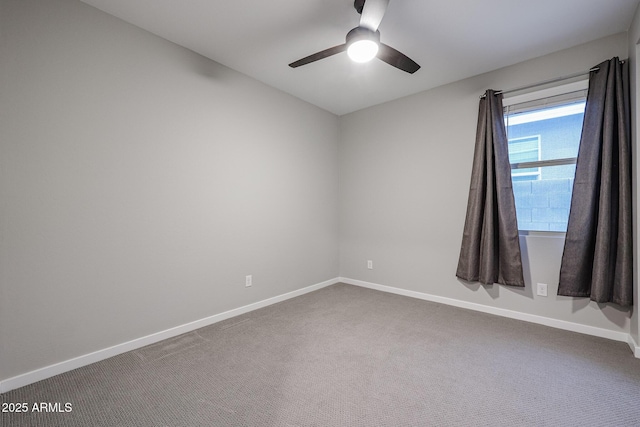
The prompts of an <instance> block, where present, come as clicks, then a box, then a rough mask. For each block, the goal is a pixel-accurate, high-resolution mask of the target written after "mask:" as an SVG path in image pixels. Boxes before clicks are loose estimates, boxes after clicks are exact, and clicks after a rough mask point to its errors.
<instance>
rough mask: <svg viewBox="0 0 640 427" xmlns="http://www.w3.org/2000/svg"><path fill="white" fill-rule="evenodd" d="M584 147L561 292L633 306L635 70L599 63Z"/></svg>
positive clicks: (617, 63) (584, 130)
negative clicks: (632, 116) (632, 99)
mask: <svg viewBox="0 0 640 427" xmlns="http://www.w3.org/2000/svg"><path fill="white" fill-rule="evenodd" d="M598 68H599V69H598V70H597V71H592V72H591V75H590V76H589V91H588V94H587V105H586V109H585V114H584V124H583V126H582V137H581V139H580V149H579V151H578V162H577V165H576V176H575V181H574V184H573V197H572V199H571V211H570V212H569V224H568V227H567V236H566V240H565V245H564V253H563V255H562V264H561V267H560V284H559V286H558V295H566V296H574V297H590V298H591V299H592V300H594V301H597V302H614V303H616V304H619V305H621V306H631V305H633V281H632V275H633V268H632V263H633V259H632V257H633V253H632V247H633V242H632V235H631V149H630V139H629V136H630V124H629V123H630V120H629V78H628V74H629V70H628V65H627V64H622V63H621V62H620V61H619V60H618V58H613V59H612V60H610V61H605V62H603V63H602V64H599V65H598Z"/></svg>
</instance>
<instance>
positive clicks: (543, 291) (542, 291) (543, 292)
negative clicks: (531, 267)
mask: <svg viewBox="0 0 640 427" xmlns="http://www.w3.org/2000/svg"><path fill="white" fill-rule="evenodd" d="M537 293H538V295H540V296H542V297H546V296H547V284H546V283H538V292H537Z"/></svg>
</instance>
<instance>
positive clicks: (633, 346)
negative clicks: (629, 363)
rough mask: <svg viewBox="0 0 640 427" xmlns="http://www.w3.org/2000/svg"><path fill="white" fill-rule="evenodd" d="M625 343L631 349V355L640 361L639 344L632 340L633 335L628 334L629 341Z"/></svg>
mask: <svg viewBox="0 0 640 427" xmlns="http://www.w3.org/2000/svg"><path fill="white" fill-rule="evenodd" d="M627 343H628V344H629V348H631V351H632V352H633V355H634V356H635V357H637V358H638V359H640V344H638V343H637V342H636V340H634V339H633V335H631V334H629V340H628V341H627Z"/></svg>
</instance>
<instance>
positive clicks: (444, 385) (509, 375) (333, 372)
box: [0, 284, 640, 427]
mask: <svg viewBox="0 0 640 427" xmlns="http://www.w3.org/2000/svg"><path fill="white" fill-rule="evenodd" d="M2 402H3V403H21V402H24V403H27V404H28V405H29V411H28V412H27V413H12V414H8V413H2V418H1V420H2V423H0V424H1V425H2V426H4V427H10V426H83V427H87V426H172V427H174V426H356V427H360V426H362V427H365V426H366V427H372V426H390V427H402V426H640V360H639V359H636V358H634V357H633V355H632V354H631V352H630V351H629V348H628V346H627V345H626V344H625V343H620V342H614V341H610V340H606V339H602V338H597V337H592V336H587V335H581V334H577V333H572V332H567V331H562V330H558V329H553V328H548V327H545V326H541V325H535V324H530V323H526V322H521V321H517V320H513V319H507V318H502V317H496V316H492V315H488V314H483V313H478V312H474V311H469V310H464V309H459V308H455V307H450V306H446V305H441V304H436V303H431V302H427V301H422V300H417V299H412V298H407V297H402V296H398V295H392V294H387V293H383V292H378V291H374V290H370V289H364V288H360V287H355V286H350V285H344V284H337V285H333V286H330V287H327V288H324V289H321V290H319V291H316V292H312V293H309V294H306V295H303V296H300V297H297V298H294V299H291V300H288V301H285V302H282V303H279V304H275V305H272V306H269V307H266V308H263V309H260V310H256V311H253V312H251V313H247V314H245V315H241V316H238V317H234V318H232V319H228V320H226V321H223V322H219V323H216V324H214V325H211V326H208V327H205V328H202V329H198V330H196V331H194V332H191V333H188V334H184V335H181V336H178V337H175V338H172V339H169V340H165V341H162V342H159V343H156V344H154V345H150V346H147V347H144V348H141V349H139V350H135V351H131V352H128V353H124V354H121V355H119V356H116V357H112V358H110V359H107V360H104V361H101V362H98V363H94V364H92V365H89V366H85V367H82V368H79V369H76V370H74V371H71V372H67V373H64V374H61V375H58V376H55V377H53V378H50V379H47V380H44V381H40V382H38V383H35V384H31V385H29V386H26V387H22V388H19V389H16V390H12V391H10V392H8V393H4V394H3V395H2ZM39 402H47V403H52V404H53V403H57V404H58V406H57V408H58V409H60V410H61V411H56V412H47V411H43V412H38V411H33V410H32V409H33V408H32V407H33V405H34V403H35V404H36V405H39ZM67 403H68V404H70V405H71V406H70V408H69V407H67V409H71V411H70V412H64V410H65V404H67ZM49 409H55V405H54V408H51V407H49Z"/></svg>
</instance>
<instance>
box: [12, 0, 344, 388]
mask: <svg viewBox="0 0 640 427" xmlns="http://www.w3.org/2000/svg"><path fill="white" fill-rule="evenodd" d="M0 7H1V9H0V31H1V34H0V36H1V37H0V43H1V45H0V58H2V59H1V60H0V92H1V95H0V174H1V175H0V201H1V202H0V203H1V205H0V236H1V237H0V361H1V363H0V379H6V378H10V377H12V376H15V375H18V374H21V373H25V372H28V371H31V370H34V369H37V368H41V367H43V366H47V365H50V364H53V363H56V362H60V361H63V360H68V359H71V358H73V357H76V356H80V355H84V354H86V353H89V352H92V351H95V350H99V349H103V348H106V347H109V346H112V345H115V344H120V343H123V342H125V341H128V340H131V339H135V338H139V337H142V336H145V335H148V334H151V333H154V332H158V331H161V330H165V329H168V328H171V327H174V326H177V325H182V324H185V323H187V322H190V321H194V320H198V319H202V318H205V317H207V316H211V315H213V314H217V313H220V312H223V311H226V310H229V309H233V308H237V307H240V306H243V305H246V304H249V303H252V302H256V301H260V300H263V299H266V298H269V297H273V296H276V295H280V294H283V293H286V292H289V291H293V290H296V289H299V288H301V287H305V286H309V285H312V284H316V283H319V282H322V281H325V280H328V279H332V278H335V277H337V275H338V255H337V254H338V238H337V230H338V222H337V200H338V197H337V184H338V182H337V178H336V176H337V158H336V156H337V149H338V148H337V142H338V136H337V132H338V123H337V118H336V117H335V116H334V115H332V114H329V113H327V112H325V111H323V110H320V109H319V108H316V107H314V106H311V105H310V104H307V103H305V102H303V101H300V100H298V99H295V98H293V97H291V96H289V95H286V94H284V93H282V92H279V91H277V90H275V89H272V88H270V87H267V86H265V85H263V84H261V83H258V82H256V81H255V80H252V79H250V78H248V77H245V76H243V75H241V74H239V73H237V72H234V71H232V70H230V69H228V68H225V67H223V66H221V65H218V64H216V63H214V62H212V61H210V60H207V59H205V58H203V57H201V56H199V55H196V54H194V53H193V52H191V51H188V50H186V49H184V48H181V47H178V46H176V45H174V44H172V43H169V42H167V41H165V40H162V39H160V38H158V37H155V36H153V35H151V34H149V33H147V32H145V31H143V30H140V29H138V28H136V27H133V26H131V25H128V24H126V23H124V22H122V21H120V20H118V19H116V18H113V17H111V16H109V15H107V14H105V13H103V12H100V11H98V10H97V9H94V8H92V7H90V6H87V5H85V4H82V3H80V2H77V1H73V0H69V1H67V0H47V1H42V0H1V2H0ZM248 274H252V275H253V287H251V288H245V286H244V278H245V275H248Z"/></svg>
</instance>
